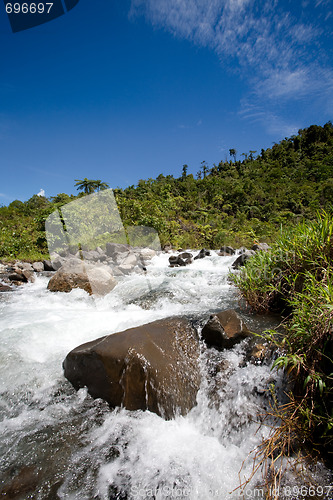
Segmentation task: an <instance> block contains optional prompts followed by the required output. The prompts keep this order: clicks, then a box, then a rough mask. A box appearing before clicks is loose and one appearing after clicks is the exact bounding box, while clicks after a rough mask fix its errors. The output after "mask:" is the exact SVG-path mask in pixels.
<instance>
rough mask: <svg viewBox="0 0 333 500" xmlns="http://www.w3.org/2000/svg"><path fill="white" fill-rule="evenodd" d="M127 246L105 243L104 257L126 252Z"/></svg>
mask: <svg viewBox="0 0 333 500" xmlns="http://www.w3.org/2000/svg"><path fill="white" fill-rule="evenodd" d="M128 251H129V246H128V245H124V244H122V243H106V255H107V256H108V257H113V256H114V255H115V254H119V253H122V252H128Z"/></svg>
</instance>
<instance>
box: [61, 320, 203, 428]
mask: <svg viewBox="0 0 333 500" xmlns="http://www.w3.org/2000/svg"><path fill="white" fill-rule="evenodd" d="M198 360H199V341H198V336H197V332H196V330H195V329H194V328H193V326H192V325H191V323H190V322H189V321H188V320H186V319H183V318H166V319H163V320H158V321H154V322H152V323H148V324H146V325H142V326H139V327H136V328H130V329H128V330H125V331H123V332H118V333H114V334H112V335H108V336H106V337H103V338H100V339H97V340H94V341H92V342H88V343H87V344H83V345H81V346H79V347H76V348H75V349H73V351H71V352H70V353H69V354H68V355H67V357H66V359H65V361H64V364H63V366H64V371H65V377H66V378H67V379H68V380H69V381H70V382H71V383H72V384H73V386H74V387H75V388H76V389H79V388H81V387H84V386H87V388H88V391H89V393H90V394H91V396H93V397H94V398H102V399H104V400H105V401H107V402H108V403H109V404H110V405H111V407H117V406H123V407H125V408H127V409H128V410H149V411H152V412H154V413H157V414H158V415H160V416H162V417H163V418H165V419H171V418H174V417H175V416H176V415H177V414H181V415H185V414H186V413H187V412H188V411H189V410H190V409H191V408H192V407H193V406H194V405H195V404H196V394H197V391H198V389H199V384H200V369H199V361H198Z"/></svg>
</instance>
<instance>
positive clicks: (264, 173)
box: [0, 122, 333, 259]
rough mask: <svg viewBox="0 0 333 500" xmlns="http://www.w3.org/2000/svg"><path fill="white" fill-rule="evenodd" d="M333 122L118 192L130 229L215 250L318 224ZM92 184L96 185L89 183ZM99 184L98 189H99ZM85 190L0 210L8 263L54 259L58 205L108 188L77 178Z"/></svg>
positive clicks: (329, 201) (332, 196)
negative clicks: (49, 234) (51, 245)
mask: <svg viewBox="0 0 333 500" xmlns="http://www.w3.org/2000/svg"><path fill="white" fill-rule="evenodd" d="M332 145H333V125H332V123H331V122H328V123H326V124H325V125H324V126H323V127H321V126H318V125H311V126H310V127H308V128H306V129H303V130H299V132H298V135H296V136H292V137H290V138H285V139H284V140H282V141H281V142H280V143H278V144H274V145H273V147H272V148H269V149H266V150H264V149H262V150H261V152H260V154H258V153H257V152H256V151H250V152H249V154H246V153H243V154H242V155H240V156H242V161H240V160H239V159H238V160H237V156H238V155H237V151H236V150H235V149H233V148H232V149H230V150H229V152H230V161H221V162H220V163H218V164H217V165H215V164H214V165H213V166H208V165H207V164H206V162H202V163H201V168H200V170H199V172H198V173H197V175H196V178H195V177H194V176H193V175H192V174H188V166H187V165H183V167H182V168H181V167H180V177H178V178H175V177H173V176H172V175H167V176H164V175H163V174H160V175H158V177H157V178H156V179H148V180H140V181H139V182H138V185H137V186H134V185H133V186H129V187H128V188H126V189H119V188H117V189H114V194H115V197H116V200H117V204H118V208H119V211H120V214H121V216H122V220H123V223H124V225H125V226H133V225H144V226H151V227H153V228H155V229H156V230H157V231H158V233H159V236H160V240H161V243H162V245H164V244H166V243H170V244H172V245H174V246H175V247H192V248H198V247H204V246H205V247H210V248H218V247H219V246H221V245H226V244H231V245H234V246H240V245H250V244H252V243H253V241H254V240H265V241H267V242H272V241H274V240H275V239H276V237H277V235H278V234H279V232H280V230H281V227H284V228H285V227H289V226H294V225H295V224H296V223H298V222H301V221H303V220H308V219H310V220H311V219H313V218H314V217H315V215H316V213H317V211H318V210H320V209H325V210H326V211H327V212H331V210H332V206H333V148H332ZM89 182H90V184H89ZM94 183H95V184H94ZM75 185H76V186H78V189H81V190H83V191H84V192H83V193H80V194H78V195H77V196H76V195H75V196H74V195H70V196H69V195H67V194H64V193H60V194H58V195H57V196H55V197H52V198H50V199H47V198H44V197H40V196H37V195H34V196H33V197H32V198H30V199H29V200H28V201H26V202H21V201H18V200H15V201H13V202H12V203H10V205H9V206H2V207H0V232H1V239H0V258H2V259H5V258H7V259H12V258H23V259H36V258H40V257H42V256H44V255H47V243H46V239H45V233H44V222H45V219H46V217H47V216H48V215H49V214H50V213H51V212H52V211H54V210H55V209H56V208H57V207H60V206H62V205H63V204H65V203H68V202H70V201H73V200H75V199H76V198H77V197H80V196H84V195H85V193H90V192H93V191H94V190H96V189H97V190H98V189H104V188H106V187H107V186H108V185H107V184H106V183H104V182H101V181H89V180H88V179H86V178H85V179H84V180H83V181H80V180H77V182H76V184H75Z"/></svg>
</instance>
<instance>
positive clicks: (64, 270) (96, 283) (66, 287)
mask: <svg viewBox="0 0 333 500" xmlns="http://www.w3.org/2000/svg"><path fill="white" fill-rule="evenodd" d="M116 284H117V282H116V280H115V278H114V277H113V275H112V271H111V269H110V268H108V267H107V266H103V265H100V266H97V265H91V264H86V263H85V262H82V261H80V260H78V259H75V258H73V259H69V260H68V261H67V262H66V263H65V264H64V265H62V266H61V268H60V269H58V271H57V272H56V273H55V274H54V276H52V278H51V279H50V281H49V283H48V285H47V288H48V290H50V291H51V292H70V291H71V290H73V288H82V289H83V290H85V291H86V292H88V293H89V294H93V293H94V294H96V295H105V294H107V293H109V292H111V290H113V288H114V287H115V286H116Z"/></svg>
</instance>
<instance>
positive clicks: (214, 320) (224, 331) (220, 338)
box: [201, 309, 252, 349]
mask: <svg viewBox="0 0 333 500" xmlns="http://www.w3.org/2000/svg"><path fill="white" fill-rule="evenodd" d="M201 335H202V338H203V339H204V341H205V342H206V344H207V345H208V346H213V347H217V348H219V349H226V348H230V347H233V346H234V345H235V344H237V343H238V342H240V341H241V340H243V339H244V338H246V337H250V336H252V333H251V332H250V330H249V329H248V328H247V326H246V325H245V323H244V321H243V320H242V318H241V317H240V316H239V315H238V314H237V313H236V311H235V310H234V309H227V310H226V311H221V312H219V313H217V314H212V315H211V317H210V319H209V320H208V322H207V323H206V325H205V326H204V327H203V329H202V333H201Z"/></svg>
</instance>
